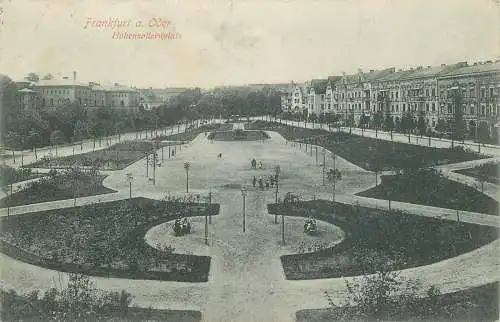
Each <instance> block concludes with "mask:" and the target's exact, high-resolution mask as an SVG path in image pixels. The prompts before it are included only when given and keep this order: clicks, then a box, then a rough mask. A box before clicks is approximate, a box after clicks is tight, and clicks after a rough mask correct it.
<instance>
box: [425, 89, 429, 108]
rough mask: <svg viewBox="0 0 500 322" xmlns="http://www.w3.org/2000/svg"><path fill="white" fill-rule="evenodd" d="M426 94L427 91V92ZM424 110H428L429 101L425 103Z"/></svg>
mask: <svg viewBox="0 0 500 322" xmlns="http://www.w3.org/2000/svg"><path fill="white" fill-rule="evenodd" d="M427 94H428V93H427ZM425 111H426V112H429V103H425Z"/></svg>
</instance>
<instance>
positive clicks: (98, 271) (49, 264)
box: [0, 198, 219, 282]
mask: <svg viewBox="0 0 500 322" xmlns="http://www.w3.org/2000/svg"><path fill="white" fill-rule="evenodd" d="M218 212H219V205H218V204H211V205H209V204H196V203H186V202H181V201H169V202H166V201H156V200H150V199H146V198H135V199H132V200H122V201H114V202H108V203H101V204H94V205H88V206H83V207H75V208H66V209H57V210H51V211H44V212H39V213H28V214H24V215H18V216H11V217H4V218H2V219H1V221H0V224H1V231H0V246H1V251H2V252H3V253H5V254H7V255H9V256H11V257H13V258H16V259H19V260H22V261H25V262H27V263H30V264H34V265H38V266H42V267H46V268H49V269H55V270H59V271H63V272H72V273H85V274H88V275H95V276H106V277H122V278H131V279H158V280H172V281H186V282H205V281H207V279H208V272H209V267H210V257H207V256H194V255H186V254H175V253H174V251H175V250H172V249H170V248H166V249H165V250H164V251H160V250H157V249H154V248H152V247H150V246H149V245H147V244H146V243H145V241H144V235H145V233H146V231H147V230H149V229H150V228H151V227H153V226H156V225H158V224H160V223H162V222H165V221H169V220H171V219H174V218H178V217H188V216H204V215H215V214H217V213H218Z"/></svg>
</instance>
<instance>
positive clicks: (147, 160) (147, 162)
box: [146, 154, 149, 178]
mask: <svg viewBox="0 0 500 322" xmlns="http://www.w3.org/2000/svg"><path fill="white" fill-rule="evenodd" d="M146 177H147V178H149V154H147V155H146Z"/></svg>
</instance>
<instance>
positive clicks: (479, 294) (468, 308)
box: [296, 282, 499, 322]
mask: <svg viewBox="0 0 500 322" xmlns="http://www.w3.org/2000/svg"><path fill="white" fill-rule="evenodd" d="M498 300H499V299H498V282H497V283H492V284H487V285H483V286H479V287H475V288H471V289H468V290H464V291H459V292H455V293H448V294H441V295H438V296H435V297H432V298H422V299H419V300H418V301H417V302H416V303H414V307H413V309H411V310H408V309H407V307H405V308H404V309H402V308H401V307H395V308H394V311H391V312H390V316H391V318H390V320H391V321H415V322H416V321H419V322H423V321H450V322H451V321H497V320H498V303H499V302H498ZM430 308H431V309H430ZM345 310H347V311H349V307H347V308H334V309H314V310H301V311H297V313H296V319H297V322H326V321H339V320H340V319H338V318H337V317H338V316H339V315H341V314H342V311H345ZM355 321H374V318H373V317H369V316H368V317H367V316H365V317H356V320H355Z"/></svg>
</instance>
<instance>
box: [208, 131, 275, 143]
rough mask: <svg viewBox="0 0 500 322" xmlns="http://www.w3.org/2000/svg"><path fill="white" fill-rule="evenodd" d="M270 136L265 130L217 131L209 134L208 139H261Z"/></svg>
mask: <svg viewBox="0 0 500 322" xmlns="http://www.w3.org/2000/svg"><path fill="white" fill-rule="evenodd" d="M268 138H269V135H268V134H267V133H266V132H264V131H243V130H236V131H215V132H211V133H210V134H209V135H208V139H209V140H214V141H259V140H265V139H268Z"/></svg>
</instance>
